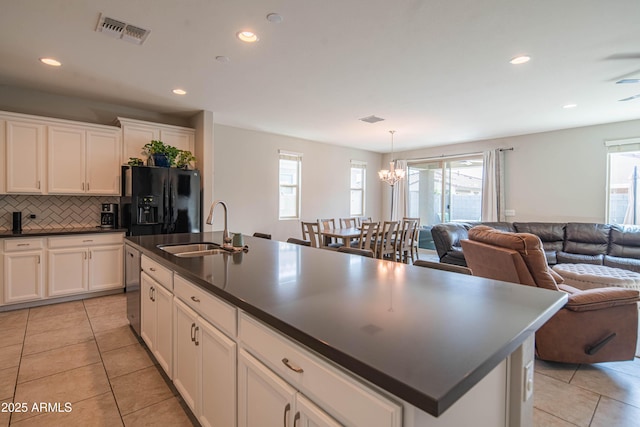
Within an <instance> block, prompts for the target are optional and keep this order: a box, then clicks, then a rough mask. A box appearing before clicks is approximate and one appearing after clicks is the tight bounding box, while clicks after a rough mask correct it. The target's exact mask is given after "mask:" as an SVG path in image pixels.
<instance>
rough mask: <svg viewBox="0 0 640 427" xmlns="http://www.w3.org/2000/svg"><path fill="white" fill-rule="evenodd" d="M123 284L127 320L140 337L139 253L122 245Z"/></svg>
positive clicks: (130, 247)
mask: <svg viewBox="0 0 640 427" xmlns="http://www.w3.org/2000/svg"><path fill="white" fill-rule="evenodd" d="M124 258H125V259H124V283H125V292H126V293H127V319H129V325H131V328H133V330H134V331H135V332H136V334H138V336H140V251H138V250H137V249H134V248H133V247H132V246H129V245H127V244H125V245H124Z"/></svg>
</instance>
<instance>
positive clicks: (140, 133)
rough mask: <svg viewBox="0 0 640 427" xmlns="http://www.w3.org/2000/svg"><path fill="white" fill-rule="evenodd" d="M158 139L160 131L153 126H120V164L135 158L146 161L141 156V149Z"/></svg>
mask: <svg viewBox="0 0 640 427" xmlns="http://www.w3.org/2000/svg"><path fill="white" fill-rule="evenodd" d="M159 138H160V131H159V130H158V129H157V128H156V127H153V126H145V125H138V124H128V123H123V124H122V139H123V144H122V146H123V149H122V163H124V164H126V163H127V162H128V161H129V158H130V157H136V158H138V159H142V160H143V161H146V160H147V159H146V157H145V155H144V154H142V147H144V145H145V144H146V143H148V142H151V141H152V140H154V139H159Z"/></svg>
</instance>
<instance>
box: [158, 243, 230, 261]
mask: <svg viewBox="0 0 640 427" xmlns="http://www.w3.org/2000/svg"><path fill="white" fill-rule="evenodd" d="M158 249H161V250H163V251H165V252H168V253H170V254H171V255H173V256H177V257H182V258H190V257H199V256H205V255H217V254H222V253H228V251H227V250H226V249H223V248H222V247H221V246H220V245H219V244H217V243H210V242H202V243H187V244H184V245H158Z"/></svg>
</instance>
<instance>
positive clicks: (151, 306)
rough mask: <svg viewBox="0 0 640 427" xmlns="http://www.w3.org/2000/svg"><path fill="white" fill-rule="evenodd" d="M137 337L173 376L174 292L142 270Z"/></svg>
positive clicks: (167, 372)
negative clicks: (138, 335)
mask: <svg viewBox="0 0 640 427" xmlns="http://www.w3.org/2000/svg"><path fill="white" fill-rule="evenodd" d="M140 301H141V308H140V336H141V337H142V339H143V340H144V342H145V343H146V344H147V347H149V350H151V352H152V353H153V355H154V357H155V358H156V360H157V361H158V364H159V365H160V366H162V369H164V371H165V372H166V374H167V375H168V376H169V378H172V369H173V363H172V358H173V350H172V346H173V337H172V333H171V332H172V330H173V307H172V305H173V294H172V293H171V292H169V291H168V290H167V289H165V287H164V286H162V285H161V284H159V283H158V282H157V281H155V280H154V279H153V278H151V276H149V275H148V274H147V273H145V272H144V271H143V272H141V273H140Z"/></svg>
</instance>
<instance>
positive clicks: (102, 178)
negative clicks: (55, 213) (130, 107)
mask: <svg viewBox="0 0 640 427" xmlns="http://www.w3.org/2000/svg"><path fill="white" fill-rule="evenodd" d="M0 153H2V154H4V156H3V157H4V160H0V194H2V193H10V194H87V195H89V194H91V195H118V194H120V160H121V153H122V138H121V130H120V128H118V127H115V126H104V125H96V124H91V123H82V122H74V121H70V120H60V119H53V118H48V117H38V116H29V115H26V114H19V113H9V112H4V111H0Z"/></svg>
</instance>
